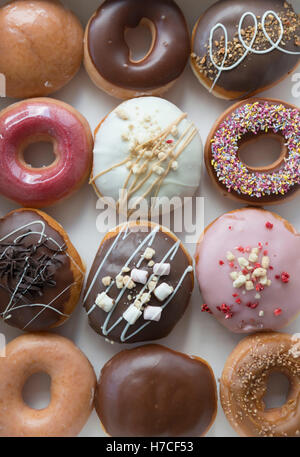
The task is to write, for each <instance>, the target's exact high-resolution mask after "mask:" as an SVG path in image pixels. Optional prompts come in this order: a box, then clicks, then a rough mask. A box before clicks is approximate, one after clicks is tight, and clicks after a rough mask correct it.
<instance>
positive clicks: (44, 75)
mask: <svg viewBox="0 0 300 457" xmlns="http://www.w3.org/2000/svg"><path fill="white" fill-rule="evenodd" d="M82 58H83V29H82V26H81V24H80V22H79V20H78V19H77V18H76V16H75V15H74V14H73V13H72V12H71V11H69V10H68V9H66V8H65V7H64V6H62V5H61V3H60V2H58V1H56V0H54V1H51V0H49V1H47V0H34V1H32V0H21V1H11V2H9V3H7V4H6V5H4V6H2V7H1V8H0V73H2V74H3V75H5V79H6V96H7V97H14V98H29V97H41V96H45V95H49V94H52V93H53V92H56V91H58V90H59V89H61V88H62V87H63V86H65V85H66V84H67V83H68V82H69V81H70V80H71V79H72V78H73V77H74V76H75V74H76V73H77V71H78V70H79V67H80V65H81V62H82Z"/></svg>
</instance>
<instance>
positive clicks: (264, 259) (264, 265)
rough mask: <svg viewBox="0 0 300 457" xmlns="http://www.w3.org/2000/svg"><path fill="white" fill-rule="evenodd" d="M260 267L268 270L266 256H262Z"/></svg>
mask: <svg viewBox="0 0 300 457" xmlns="http://www.w3.org/2000/svg"><path fill="white" fill-rule="evenodd" d="M261 266H262V267H263V268H265V269H268V268H269V266H270V259H269V257H268V256H263V258H262V260H261Z"/></svg>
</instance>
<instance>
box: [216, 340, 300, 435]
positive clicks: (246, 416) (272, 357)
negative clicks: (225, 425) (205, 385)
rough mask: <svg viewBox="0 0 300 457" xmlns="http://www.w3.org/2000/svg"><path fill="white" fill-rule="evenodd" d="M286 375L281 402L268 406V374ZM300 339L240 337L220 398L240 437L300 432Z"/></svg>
mask: <svg viewBox="0 0 300 457" xmlns="http://www.w3.org/2000/svg"><path fill="white" fill-rule="evenodd" d="M274 372H279V373H282V374H283V375H285V376H286V377H287V378H288V380H289V383H290V389H289V392H288V395H287V399H286V402H285V403H284V405H282V406H281V407H278V408H271V409H267V408H266V405H265V403H264V396H265V394H266V392H267V383H268V379H269V376H270V375H271V374H272V373H274ZM299 396H300V339H299V338H297V334H296V335H295V336H294V337H292V336H290V335H287V334H285V333H262V334H257V335H251V336H248V337H247V338H245V339H243V340H242V341H241V342H240V343H239V344H238V345H237V346H236V348H235V349H234V350H233V352H232V353H231V354H230V356H229V358H228V359H227V361H226V364H225V367H224V370H223V373H222V377H221V381H220V397H221V403H222V406H223V409H224V412H225V415H226V417H227V419H228V420H229V422H230V424H231V425H232V427H233V428H234V429H235V430H236V432H237V433H238V434H239V435H240V436H252V437H259V436H285V437H288V436H289V437H295V436H299V435H300V403H299Z"/></svg>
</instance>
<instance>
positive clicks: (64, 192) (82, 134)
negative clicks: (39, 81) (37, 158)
mask: <svg viewBox="0 0 300 457" xmlns="http://www.w3.org/2000/svg"><path fill="white" fill-rule="evenodd" d="M41 141H43V142H50V143H52V144H53V153H54V155H55V160H54V162H53V163H51V164H50V165H49V166H45V167H40V168H32V167H31V166H30V165H28V164H27V163H26V161H25V159H24V152H25V150H26V148H27V147H28V146H29V145H30V144H33V143H38V142H41ZM92 150H93V138H92V133H91V130H90V127H89V124H88V122H87V121H86V119H85V118H84V117H83V116H82V115H81V114H80V113H79V112H78V111H77V110H75V109H74V108H73V107H72V106H70V105H68V104H67V103H64V102H61V101H58V100H54V99H51V98H33V99H29V100H24V101H22V102H18V103H15V104H13V105H10V106H9V107H8V108H6V109H4V110H3V111H1V113H0V194H2V195H4V196H5V197H7V198H9V199H11V200H14V201H16V202H18V203H20V204H21V205H22V206H26V207H31V208H41V207H45V206H49V205H52V204H54V203H56V202H57V201H58V200H61V199H63V198H66V197H68V196H69V195H70V194H72V193H73V192H75V191H76V190H77V189H78V188H79V187H80V186H81V185H82V184H83V183H84V181H85V180H86V179H87V177H88V175H89V173H90V170H91V166H92Z"/></svg>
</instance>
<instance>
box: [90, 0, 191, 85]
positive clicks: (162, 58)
mask: <svg viewBox="0 0 300 457" xmlns="http://www.w3.org/2000/svg"><path fill="white" fill-rule="evenodd" d="M143 18H146V19H148V20H150V21H151V22H152V23H153V24H154V26H155V29H156V33H157V36H156V40H155V43H154V46H153V48H152V50H151V52H150V54H149V55H148V56H147V57H146V58H145V59H143V60H142V61H138V62H133V61H131V60H130V56H129V49H128V46H127V44H126V42H125V39H124V32H125V30H126V28H133V27H137V26H138V24H139V23H140V21H141V20H142V19H143ZM87 39H88V50H89V54H90V57H91V59H92V62H93V64H94V66H95V68H96V69H97V70H98V72H99V74H100V75H101V76H102V77H103V78H104V79H106V80H107V81H109V82H110V83H112V84H114V85H116V86H118V87H122V88H126V89H131V90H145V91H146V90H151V89H156V88H159V87H161V86H164V85H166V84H168V83H170V82H171V81H173V80H175V79H176V78H178V77H179V76H180V74H181V73H182V72H183V70H184V68H185V65H186V63H187V60H188V57H189V53H190V38H189V32H188V29H187V25H186V22H185V18H184V16H183V14H182V12H181V10H180V9H179V7H178V6H177V5H176V3H175V2H174V1H173V0H155V1H153V0H126V1H124V0H106V1H105V2H104V3H103V4H102V5H101V6H100V8H99V9H98V10H97V12H96V13H95V15H94V17H93V18H92V20H91V23H90V26H89V30H88V38H87Z"/></svg>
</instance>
